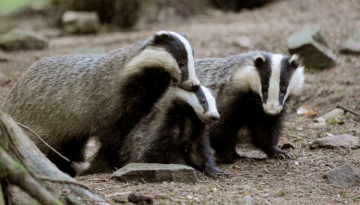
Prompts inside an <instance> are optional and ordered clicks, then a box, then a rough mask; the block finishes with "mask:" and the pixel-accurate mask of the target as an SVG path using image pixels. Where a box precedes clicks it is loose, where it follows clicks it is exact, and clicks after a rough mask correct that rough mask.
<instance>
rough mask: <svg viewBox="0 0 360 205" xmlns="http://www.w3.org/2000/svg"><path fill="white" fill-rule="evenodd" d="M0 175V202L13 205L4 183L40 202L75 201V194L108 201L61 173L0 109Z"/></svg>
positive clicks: (93, 201)
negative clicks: (19, 189)
mask: <svg viewBox="0 0 360 205" xmlns="http://www.w3.org/2000/svg"><path fill="white" fill-rule="evenodd" d="M0 177H1V184H0V204H12V200H13V198H12V196H9V194H10V193H9V192H7V191H6V188H5V187H3V186H4V185H5V184H7V183H9V184H11V185H15V186H18V187H19V188H21V189H22V191H24V192H26V193H27V194H29V195H30V196H32V197H33V198H34V199H36V200H37V201H38V202H40V203H41V204H63V203H62V202H61V201H63V202H67V201H74V200H73V199H74V196H76V197H77V198H78V199H79V200H80V201H81V203H82V204H101V205H105V204H109V203H108V202H106V201H105V200H104V199H102V198H101V197H100V196H98V195H97V194H95V193H93V192H92V191H91V190H90V189H89V188H87V186H86V185H84V184H81V183H80V182H78V181H76V180H75V179H74V178H72V177H70V176H68V175H67V174H65V173H63V172H61V171H60V170H59V169H58V168H57V167H56V166H55V165H54V164H53V163H52V162H50V161H49V160H48V159H47V158H46V157H45V156H44V155H43V154H42V152H41V151H40V150H39V149H38V148H37V147H36V146H35V145H34V144H33V142H32V141H31V140H30V139H29V138H28V137H27V136H26V135H25V134H24V132H23V131H22V129H21V128H20V127H19V126H18V125H17V124H16V123H15V122H14V121H13V120H12V119H11V118H10V117H9V116H7V115H6V114H4V113H3V112H2V111H1V110H0ZM9 184H8V185H9ZM64 193H68V194H65V195H64ZM70 193H71V194H70ZM15 197H16V196H15ZM59 199H61V201H60V200H59Z"/></svg>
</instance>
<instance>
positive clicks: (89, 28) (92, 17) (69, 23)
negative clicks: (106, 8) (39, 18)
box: [62, 11, 100, 34]
mask: <svg viewBox="0 0 360 205" xmlns="http://www.w3.org/2000/svg"><path fill="white" fill-rule="evenodd" d="M62 25H63V30H64V32H65V33H67V34H79V33H84V34H87V33H97V32H98V31H99V29H100V20H99V16H98V14H97V13H96V12H84V11H82V12H76V11H67V12H65V13H64V14H63V16H62Z"/></svg>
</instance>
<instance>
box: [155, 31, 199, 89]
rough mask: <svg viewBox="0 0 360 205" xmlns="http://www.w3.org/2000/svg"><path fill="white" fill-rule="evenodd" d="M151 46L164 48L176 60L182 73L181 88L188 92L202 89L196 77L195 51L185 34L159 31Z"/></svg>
mask: <svg viewBox="0 0 360 205" xmlns="http://www.w3.org/2000/svg"><path fill="white" fill-rule="evenodd" d="M151 45H152V46H158V47H162V48H164V49H165V50H166V51H167V52H169V53H170V54H171V56H173V58H174V59H175V60H176V62H177V63H178V66H179V68H180V71H181V82H180V87H182V88H184V89H185V90H188V91H195V90H197V89H198V88H199V87H200V82H199V80H198V79H197V77H196V75H195V64H194V53H193V49H192V47H191V45H190V42H189V41H188V39H187V37H186V35H185V34H183V33H182V34H179V33H175V32H171V31H159V32H157V33H156V35H155V37H154V41H153V43H152V44H151Z"/></svg>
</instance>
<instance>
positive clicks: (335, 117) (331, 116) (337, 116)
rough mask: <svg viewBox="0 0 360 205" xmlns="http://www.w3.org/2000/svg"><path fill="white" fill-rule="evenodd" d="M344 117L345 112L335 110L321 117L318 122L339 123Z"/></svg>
mask: <svg viewBox="0 0 360 205" xmlns="http://www.w3.org/2000/svg"><path fill="white" fill-rule="evenodd" d="M343 117H344V110H342V109H339V108H335V109H333V110H331V111H330V112H327V113H326V114H324V115H323V116H321V117H318V118H317V119H316V121H318V122H332V121H339V120H341V119H342V118H343Z"/></svg>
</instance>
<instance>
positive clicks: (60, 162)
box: [45, 137, 88, 177]
mask: <svg viewBox="0 0 360 205" xmlns="http://www.w3.org/2000/svg"><path fill="white" fill-rule="evenodd" d="M87 141H88V137H73V138H71V139H70V140H68V141H65V142H62V143H60V145H58V146H57V147H54V148H55V149H56V148H58V150H57V151H59V152H60V153H61V154H62V155H63V156H65V157H66V158H68V159H69V160H70V162H68V161H67V160H65V159H63V158H62V157H60V156H59V155H58V154H56V153H55V152H54V151H52V150H50V149H48V148H47V150H46V153H45V154H46V155H47V157H48V158H49V159H50V161H52V162H53V163H54V164H55V165H56V166H57V167H58V168H59V169H60V170H61V171H63V172H65V173H68V174H69V175H70V176H72V177H74V176H76V175H77V174H79V171H81V170H80V166H78V165H79V164H84V165H85V164H86V160H85V147H86V143H87Z"/></svg>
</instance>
